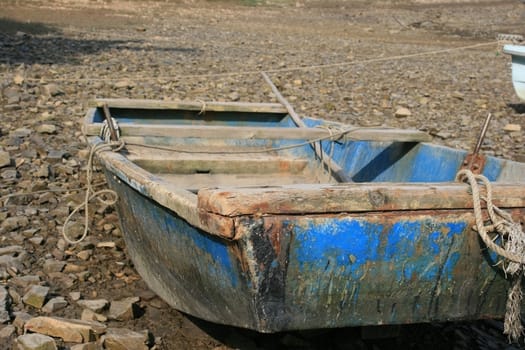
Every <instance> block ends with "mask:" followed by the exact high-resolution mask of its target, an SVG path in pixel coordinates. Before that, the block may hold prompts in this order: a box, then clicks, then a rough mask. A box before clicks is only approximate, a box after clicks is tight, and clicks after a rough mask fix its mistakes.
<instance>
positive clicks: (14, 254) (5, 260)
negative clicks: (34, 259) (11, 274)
mask: <svg viewBox="0 0 525 350" xmlns="http://www.w3.org/2000/svg"><path fill="white" fill-rule="evenodd" d="M9 219H12V218H8V219H7V220H9ZM7 220H6V221H7ZM4 223H5V221H4ZM4 223H2V227H1V228H0V232H11V231H12V229H11V230H9V229H5V228H4V226H3V224H4ZM17 225H18V224H17ZM17 225H16V226H17ZM9 227H11V226H9ZM26 258H27V251H26V250H25V249H24V248H22V247H21V246H19V245H12V246H7V247H4V248H0V266H3V267H6V268H10V267H15V268H16V269H18V270H23V269H24V261H25V260H26Z"/></svg>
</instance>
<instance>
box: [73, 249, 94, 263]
mask: <svg viewBox="0 0 525 350" xmlns="http://www.w3.org/2000/svg"><path fill="white" fill-rule="evenodd" d="M92 255H93V249H86V250H82V251H80V252H78V253H77V258H79V259H80V260H84V261H85V260H88V259H89V258H91V256H92Z"/></svg>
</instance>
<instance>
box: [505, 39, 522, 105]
mask: <svg viewBox="0 0 525 350" xmlns="http://www.w3.org/2000/svg"><path fill="white" fill-rule="evenodd" d="M503 52H505V53H506V54H509V55H511V56H512V84H513V86H514V91H516V94H517V95H518V97H519V98H521V99H522V100H525V46H523V45H505V46H504V47H503Z"/></svg>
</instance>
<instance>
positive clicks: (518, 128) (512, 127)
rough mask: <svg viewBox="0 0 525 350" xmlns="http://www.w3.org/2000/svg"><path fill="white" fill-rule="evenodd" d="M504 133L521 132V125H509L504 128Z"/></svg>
mask: <svg viewBox="0 0 525 350" xmlns="http://www.w3.org/2000/svg"><path fill="white" fill-rule="evenodd" d="M503 131H505V132H517V131H521V125H519V124H507V125H505V126H504V127H503Z"/></svg>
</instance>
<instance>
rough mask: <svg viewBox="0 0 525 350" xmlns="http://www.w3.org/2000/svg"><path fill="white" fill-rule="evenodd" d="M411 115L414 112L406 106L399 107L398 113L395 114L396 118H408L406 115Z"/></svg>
mask: <svg viewBox="0 0 525 350" xmlns="http://www.w3.org/2000/svg"><path fill="white" fill-rule="evenodd" d="M411 115H412V112H410V110H409V109H408V108H405V107H400V108H398V109H397V110H396V113H395V114H394V116H395V117H396V118H406V117H410V116H411Z"/></svg>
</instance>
